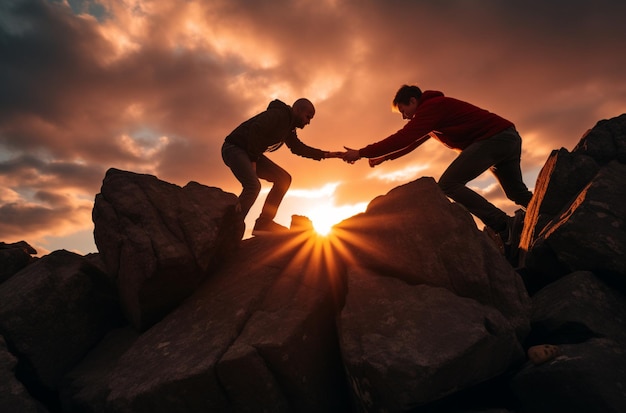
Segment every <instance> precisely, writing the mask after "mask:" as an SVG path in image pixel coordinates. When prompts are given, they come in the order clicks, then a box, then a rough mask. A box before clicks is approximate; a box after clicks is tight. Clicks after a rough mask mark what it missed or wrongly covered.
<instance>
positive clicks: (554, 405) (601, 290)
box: [512, 271, 626, 413]
mask: <svg viewBox="0 0 626 413" xmlns="http://www.w3.org/2000/svg"><path fill="white" fill-rule="evenodd" d="M532 301H533V311H532V327H533V329H532V333H531V334H530V335H529V338H528V340H529V344H530V345H539V344H551V345H557V346H558V348H559V354H558V357H556V358H554V359H552V360H550V361H548V362H546V363H544V364H540V365H534V364H532V363H530V362H528V363H526V365H525V366H524V367H523V368H522V369H521V370H520V371H519V372H518V373H517V374H516V375H515V376H514V378H513V381H512V388H513V389H514V391H515V393H516V394H517V397H518V398H519V400H520V401H521V405H522V411H524V412H533V413H544V412H545V413H548V412H549V413H559V412H563V413H565V412H567V413H577V412H580V413H583V412H590V411H602V412H614V413H618V412H624V411H626V357H625V350H624V349H625V348H626V299H625V298H624V296H623V295H622V294H621V293H620V292H619V291H617V290H615V289H614V288H612V287H611V286H609V285H607V284H605V283H604V282H602V281H601V280H600V279H598V278H597V277H596V276H595V275H594V274H593V273H591V272H585V271H579V272H575V273H572V274H569V275H567V276H565V277H563V278H561V279H559V280H558V281H555V282H554V283H552V284H550V285H548V286H547V287H545V288H543V289H542V290H541V291H539V292H538V293H537V294H535V295H534V296H533V298H532Z"/></svg>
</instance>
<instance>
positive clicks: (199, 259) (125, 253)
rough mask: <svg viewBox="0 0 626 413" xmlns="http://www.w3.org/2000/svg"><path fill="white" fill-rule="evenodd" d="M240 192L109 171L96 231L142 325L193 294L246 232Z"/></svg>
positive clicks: (125, 301) (126, 303)
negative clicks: (178, 183)
mask: <svg viewBox="0 0 626 413" xmlns="http://www.w3.org/2000/svg"><path fill="white" fill-rule="evenodd" d="M236 205H237V197H236V196H235V195H233V194H229V193H226V192H224V191H222V190H221V189H219V188H211V187H207V186H204V185H200V184H198V183H196V182H190V183H188V184H187V185H186V186H185V187H183V188H181V187H179V186H177V185H174V184H170V183H167V182H164V181H161V180H159V179H157V178H156V177H155V176H152V175H141V174H135V173H132V172H125V171H120V170H117V169H110V170H109V171H107V174H106V176H105V178H104V181H103V183H102V189H101V192H100V194H98V195H96V200H95V205H94V209H93V221H94V224H95V230H94V236H95V241H96V245H97V246H98V251H99V252H100V254H101V256H102V258H103V260H104V262H105V264H106V267H107V269H108V272H109V273H111V274H112V275H113V276H114V277H116V278H117V282H118V286H119V290H120V295H121V299H122V305H123V308H124V310H125V312H126V314H127V317H128V318H129V320H130V322H131V324H132V325H133V326H135V328H137V330H139V331H143V330H145V329H147V328H148V327H150V326H152V325H153V324H154V323H155V322H157V321H158V320H160V319H161V318H163V316H165V315H166V314H167V313H168V312H170V311H171V310H172V309H174V308H175V307H176V306H177V305H178V304H179V303H180V302H181V301H182V300H184V299H185V298H186V297H188V296H189V295H190V294H191V293H192V292H193V291H194V290H195V289H196V288H197V287H198V286H199V284H200V283H201V282H202V281H203V280H204V279H205V278H206V277H207V275H209V274H210V273H211V272H212V271H214V269H215V268H216V267H217V266H219V264H220V262H221V261H222V259H223V257H225V256H227V255H228V253H229V252H230V251H232V250H234V249H235V248H236V246H237V245H238V243H239V241H240V240H241V237H242V235H243V232H244V224H243V219H242V218H241V216H240V214H239V213H237V212H236Z"/></svg>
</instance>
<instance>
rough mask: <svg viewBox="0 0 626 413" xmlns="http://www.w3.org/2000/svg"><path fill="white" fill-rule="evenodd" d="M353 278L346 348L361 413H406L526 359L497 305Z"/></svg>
mask: <svg viewBox="0 0 626 413" xmlns="http://www.w3.org/2000/svg"><path fill="white" fill-rule="evenodd" d="M348 276H349V282H348V291H349V293H348V296H347V299H346V306H345V307H344V309H343V311H342V312H341V318H340V324H339V329H340V338H341V349H342V354H343V361H344V363H345V365H346V368H347V371H348V375H349V377H350V383H351V386H352V391H353V394H354V396H355V400H356V403H357V405H359V406H360V407H361V409H362V411H372V412H373V411H389V412H407V411H410V410H411V408H415V407H416V406H420V405H425V404H427V403H429V402H432V401H434V400H438V399H440V398H442V397H444V396H447V395H449V394H452V393H455V392H457V391H459V390H461V389H467V388H470V387H472V386H475V385H477V384H479V383H481V382H484V381H485V380H488V379H490V378H492V377H495V376H498V375H500V374H502V373H504V372H506V371H507V370H508V369H509V368H510V367H511V366H512V365H514V364H516V363H519V362H521V361H522V360H523V358H524V350H523V348H522V346H521V344H520V343H519V341H518V339H517V336H516V332H515V330H514V328H513V326H512V325H511V324H510V323H509V322H508V321H507V320H506V319H505V317H504V316H503V315H502V314H501V313H500V312H499V311H498V310H497V309H495V308H493V307H490V306H486V305H483V304H481V303H479V302H478V301H476V300H474V299H471V298H466V297H460V296H458V295H456V294H454V293H453V292H451V291H449V290H447V289H445V288H441V287H433V286H429V285H426V284H420V285H407V284H406V283H405V282H404V281H401V280H398V279H395V278H389V277H381V276H380V275H378V274H375V273H373V272H371V271H370V270H367V269H363V268H355V269H354V270H352V271H350V272H349V273H348Z"/></svg>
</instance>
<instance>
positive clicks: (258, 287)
mask: <svg viewBox="0 0 626 413" xmlns="http://www.w3.org/2000/svg"><path fill="white" fill-rule="evenodd" d="M298 234H300V235H291V234H286V235H284V236H277V237H264V238H253V239H249V240H245V241H243V243H242V245H241V247H240V249H239V250H238V252H237V255H236V256H235V257H233V258H232V259H231V260H228V261H227V262H226V263H224V264H223V266H222V268H221V269H220V270H219V271H218V272H217V273H216V274H214V275H213V276H212V277H210V278H209V279H207V280H206V282H205V283H204V284H203V285H202V287H201V288H200V289H199V290H198V291H197V292H196V293H194V294H193V295H192V296H191V297H190V298H189V299H188V300H186V301H185V302H184V303H183V304H182V305H181V306H179V307H178V308H177V309H176V310H175V311H173V312H172V313H171V314H169V315H168V316H167V317H166V318H165V319H164V320H163V321H161V322H159V323H158V324H156V325H155V326H154V327H152V328H151V329H150V330H148V331H147V332H145V333H143V334H142V335H141V336H140V337H139V338H138V340H137V341H136V342H135V343H134V344H133V346H132V347H131V348H130V349H129V350H128V351H127V352H126V353H125V354H124V355H123V356H122V357H121V359H120V360H119V361H118V363H117V365H116V367H115V369H114V371H113V372H112V375H111V380H110V383H109V385H110V394H109V397H108V402H107V403H108V404H107V409H106V411H107V412H127V411H133V412H156V411H163V412H165V411H168V412H169V411H190V412H191V411H214V412H220V411H223V412H230V411H236V412H244V411H257V412H262V411H268V412H280V411H299V412H321V411H328V412H333V411H337V412H341V411H346V410H347V397H348V392H347V390H346V385H345V381H344V375H343V370H342V366H341V362H340V356H339V348H338V346H337V338H336V332H335V328H334V314H335V312H336V308H337V306H338V303H337V302H336V298H337V297H338V296H342V295H343V292H341V291H339V290H340V289H341V288H342V284H341V275H342V274H341V273H334V272H333V271H332V270H331V271H329V267H327V266H326V265H324V264H323V261H324V258H323V257H322V256H317V257H316V258H317V259H318V260H315V261H313V260H311V258H312V256H311V254H312V251H318V252H317V253H316V254H319V249H317V247H316V245H313V244H310V243H311V242H314V241H312V239H311V237H309V235H306V234H303V233H298ZM338 294H339V295H338Z"/></svg>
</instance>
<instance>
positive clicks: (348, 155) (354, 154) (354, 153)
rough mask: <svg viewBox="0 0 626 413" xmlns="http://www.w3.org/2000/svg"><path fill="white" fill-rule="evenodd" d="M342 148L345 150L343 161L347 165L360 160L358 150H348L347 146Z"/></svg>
mask: <svg viewBox="0 0 626 413" xmlns="http://www.w3.org/2000/svg"><path fill="white" fill-rule="evenodd" d="M344 148H346V152H345V153H344V155H343V160H344V161H346V162H348V163H355V162H356V161H358V160H359V159H361V155H360V154H359V151H358V149H350V148H348V147H347V146H344Z"/></svg>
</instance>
